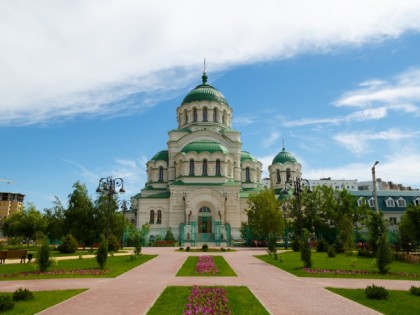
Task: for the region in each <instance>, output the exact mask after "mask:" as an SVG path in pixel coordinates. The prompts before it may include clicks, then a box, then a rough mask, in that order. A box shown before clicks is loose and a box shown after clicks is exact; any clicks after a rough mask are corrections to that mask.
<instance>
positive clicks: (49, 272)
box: [0, 269, 109, 278]
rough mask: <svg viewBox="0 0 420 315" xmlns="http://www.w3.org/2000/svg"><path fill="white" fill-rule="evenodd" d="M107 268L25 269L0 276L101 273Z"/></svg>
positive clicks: (106, 271)
mask: <svg viewBox="0 0 420 315" xmlns="http://www.w3.org/2000/svg"><path fill="white" fill-rule="evenodd" d="M108 272H109V270H100V269H76V270H51V271H45V272H41V271H27V272H15V273H9V274H1V275H0V277H1V278H13V277H25V276H33V275H46V276H48V275H80V276H83V275H97V276H98V275H103V274H106V273H108Z"/></svg>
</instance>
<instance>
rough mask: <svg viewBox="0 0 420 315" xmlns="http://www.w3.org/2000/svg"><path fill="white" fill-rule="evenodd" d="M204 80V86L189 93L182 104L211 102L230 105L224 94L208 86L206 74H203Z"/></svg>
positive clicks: (198, 86)
mask: <svg viewBox="0 0 420 315" xmlns="http://www.w3.org/2000/svg"><path fill="white" fill-rule="evenodd" d="M202 78H203V84H200V85H197V86H196V87H195V88H194V89H193V90H192V91H191V92H190V93H188V94H187V96H185V98H184V100H183V101H182V104H184V103H191V102H194V101H209V102H219V103H223V104H226V105H229V104H228V102H227V101H226V99H225V97H224V96H223V94H222V93H220V92H219V91H218V90H216V89H215V88H214V87H212V86H211V85H209V84H207V75H206V73H203V76H202Z"/></svg>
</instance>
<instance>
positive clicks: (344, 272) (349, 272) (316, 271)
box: [303, 268, 419, 278]
mask: <svg viewBox="0 0 420 315" xmlns="http://www.w3.org/2000/svg"><path fill="white" fill-rule="evenodd" d="M303 270H304V271H305V272H307V273H312V274H319V273H324V274H335V275H340V274H341V275H377V274H379V272H376V271H368V270H340V269H335V270H334V269H317V268H303ZM387 274H388V275H398V276H407V277H412V278H418V277H419V275H418V274H415V273H413V274H409V273H404V272H388V273H387Z"/></svg>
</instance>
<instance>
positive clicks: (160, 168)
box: [159, 166, 163, 182]
mask: <svg viewBox="0 0 420 315" xmlns="http://www.w3.org/2000/svg"><path fill="white" fill-rule="evenodd" d="M159 181H160V182H163V167H162V166H160V167H159Z"/></svg>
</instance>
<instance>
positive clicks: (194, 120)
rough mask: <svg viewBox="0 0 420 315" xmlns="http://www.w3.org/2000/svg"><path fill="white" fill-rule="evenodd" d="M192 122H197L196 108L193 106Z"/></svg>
mask: <svg viewBox="0 0 420 315" xmlns="http://www.w3.org/2000/svg"><path fill="white" fill-rule="evenodd" d="M193 122H197V108H195V107H194V108H193Z"/></svg>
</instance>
